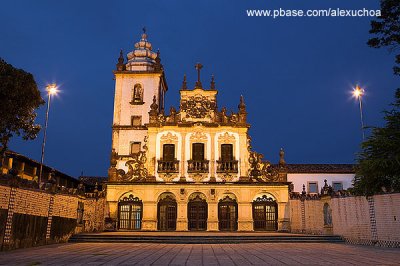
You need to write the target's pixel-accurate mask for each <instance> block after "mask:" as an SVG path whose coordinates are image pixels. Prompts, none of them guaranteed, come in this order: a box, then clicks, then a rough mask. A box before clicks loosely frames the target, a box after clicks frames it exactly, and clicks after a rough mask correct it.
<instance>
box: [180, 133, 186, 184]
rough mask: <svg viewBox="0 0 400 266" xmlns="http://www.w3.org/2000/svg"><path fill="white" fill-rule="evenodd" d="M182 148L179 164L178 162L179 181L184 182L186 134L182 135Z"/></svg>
mask: <svg viewBox="0 0 400 266" xmlns="http://www.w3.org/2000/svg"><path fill="white" fill-rule="evenodd" d="M181 145H182V147H181V153H182V157H181V162H180V171H179V172H180V177H179V179H180V181H186V176H185V163H186V156H185V155H186V153H185V151H186V133H182V144H181Z"/></svg>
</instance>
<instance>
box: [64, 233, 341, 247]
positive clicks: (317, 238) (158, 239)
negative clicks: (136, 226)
mask: <svg viewBox="0 0 400 266" xmlns="http://www.w3.org/2000/svg"><path fill="white" fill-rule="evenodd" d="M68 242H69V243H84V242H87V243H89V242H90V243H94V242H97V243H168V244H240V243H344V240H343V239H342V238H341V237H340V236H333V235H305V234H279V233H274V234H268V233H266V234H262V233H260V234H257V233H255V234H243V235H242V234H241V233H236V234H229V233H227V234H224V233H219V234H212V233H210V234H190V233H181V232H176V233H175V234H174V235H171V234H163V233H153V234H143V235H140V234H129V233H125V234H118V233H114V234H113V233H107V234H105V233H93V234H78V235H73V236H72V237H71V238H70V239H69V241H68Z"/></svg>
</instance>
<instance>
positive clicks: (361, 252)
mask: <svg viewBox="0 0 400 266" xmlns="http://www.w3.org/2000/svg"><path fill="white" fill-rule="evenodd" d="M399 263H400V249H390V248H376V247H368V246H355V245H347V244H331V243H324V244H321V243H293V244H292V243H258V244H211V245H204V244H199V245H184V244H147V243H76V244H58V245H48V246H42V247H37V248H28V249H20V250H14V251H8V252H2V253H0V265H190V266H194V265H253V264H257V265H399Z"/></svg>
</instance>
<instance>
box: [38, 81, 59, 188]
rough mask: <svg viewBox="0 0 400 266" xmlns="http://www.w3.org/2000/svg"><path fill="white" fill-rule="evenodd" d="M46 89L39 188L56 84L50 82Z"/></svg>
mask: <svg viewBox="0 0 400 266" xmlns="http://www.w3.org/2000/svg"><path fill="white" fill-rule="evenodd" d="M46 91H47V108H46V120H45V124H44V132H43V142H42V155H41V158H40V170H39V178H38V184H39V188H40V183H41V181H42V173H43V162H44V148H45V146H46V136H47V125H48V123H49V110H50V100H51V96H52V95H55V94H57V92H58V91H57V84H55V83H52V84H48V85H47V86H46Z"/></svg>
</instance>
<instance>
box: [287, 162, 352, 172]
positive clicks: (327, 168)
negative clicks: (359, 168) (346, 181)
mask: <svg viewBox="0 0 400 266" xmlns="http://www.w3.org/2000/svg"><path fill="white" fill-rule="evenodd" d="M355 166H356V165H354V164H286V167H287V172H288V173H289V174H300V173H309V174H314V173H318V174H324V173H326V174H354V173H355Z"/></svg>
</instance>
